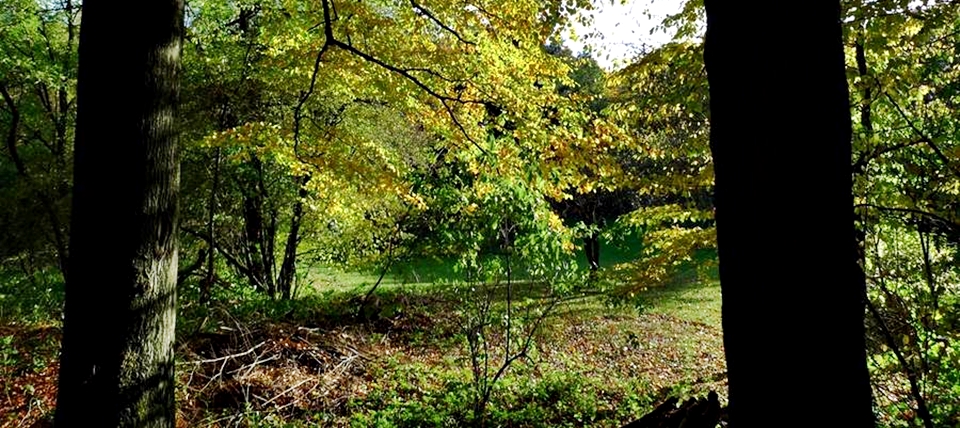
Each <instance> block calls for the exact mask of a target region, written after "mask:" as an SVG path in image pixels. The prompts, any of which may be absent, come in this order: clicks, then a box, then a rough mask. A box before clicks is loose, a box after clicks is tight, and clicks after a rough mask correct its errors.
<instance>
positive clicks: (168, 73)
mask: <svg viewBox="0 0 960 428" xmlns="http://www.w3.org/2000/svg"><path fill="white" fill-rule="evenodd" d="M119 11H123V13H118V12H119ZM182 32H183V1H182V0H145V1H143V2H138V3H137V4H136V5H130V4H128V3H126V2H121V1H106V0H87V1H85V2H84V4H83V22H82V24H81V31H80V47H79V49H80V53H79V55H80V69H79V77H78V89H77V92H78V95H77V97H78V118H77V132H76V146H75V159H74V168H75V169H74V171H75V172H74V174H75V176H74V177H75V178H74V192H73V216H72V223H71V229H70V230H71V236H70V250H71V251H70V256H69V271H70V276H69V278H68V281H67V284H66V304H65V309H64V311H65V314H64V332H63V349H62V353H61V359H60V379H59V388H60V389H59V393H58V396H57V411H56V418H55V419H56V420H55V422H56V426H58V427H73V426H76V427H173V426H174V422H175V409H174V385H173V382H174V361H173V344H174V325H175V320H176V287H175V286H176V281H177V226H178V225H177V219H178V218H177V209H178V208H177V195H178V189H179V172H180V171H179V159H178V156H177V126H176V116H177V113H176V109H177V103H178V96H179V73H180V72H179V68H180V52H181V40H182Z"/></svg>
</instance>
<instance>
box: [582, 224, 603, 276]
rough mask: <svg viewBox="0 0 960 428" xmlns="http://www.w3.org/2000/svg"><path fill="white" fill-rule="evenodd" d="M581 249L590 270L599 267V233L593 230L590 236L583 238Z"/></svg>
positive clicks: (594, 270)
mask: <svg viewBox="0 0 960 428" xmlns="http://www.w3.org/2000/svg"><path fill="white" fill-rule="evenodd" d="M583 243H584V245H583V251H584V253H586V256H587V265H589V266H590V271H591V272H596V271H597V270H598V269H600V234H599V233H597V232H593V233H591V234H590V236H587V237H586V238H583Z"/></svg>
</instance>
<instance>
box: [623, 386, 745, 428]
mask: <svg viewBox="0 0 960 428" xmlns="http://www.w3.org/2000/svg"><path fill="white" fill-rule="evenodd" d="M678 404H679V405H678ZM721 421H723V422H726V409H725V408H721V407H720V400H719V397H718V396H717V393H716V392H714V391H710V393H709V394H708V395H707V396H706V397H700V398H689V399H687V400H686V401H684V402H682V403H680V399H679V398H677V397H670V398H668V399H667V400H665V401H664V402H663V403H661V404H660V405H658V406H657V407H656V408H655V409H653V411H652V412H650V413H647V414H646V416H644V417H642V418H640V419H638V420H636V421H633V422H631V423H629V424H626V425H624V426H623V428H715V427H716V426H717V425H718V424H720V423H721Z"/></svg>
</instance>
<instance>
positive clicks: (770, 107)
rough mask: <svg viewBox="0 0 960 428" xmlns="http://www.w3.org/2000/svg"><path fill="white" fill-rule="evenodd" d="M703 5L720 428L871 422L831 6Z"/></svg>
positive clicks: (842, 88)
mask: <svg viewBox="0 0 960 428" xmlns="http://www.w3.org/2000/svg"><path fill="white" fill-rule="evenodd" d="M705 3H706V11H707V35H706V46H705V61H706V67H707V75H708V79H709V83H710V110H711V136H710V145H711V149H712V152H713V159H714V166H715V170H716V195H715V196H716V199H715V203H716V215H717V233H718V238H717V239H718V246H719V256H720V281H721V286H722V291H723V329H724V349H725V351H726V355H727V370H728V375H729V385H730V423H731V426H732V427H735V428H744V427H771V426H808V425H810V424H811V423H813V424H814V425H816V424H817V422H816V421H814V422H811V420H809V419H806V418H798V417H795V416H791V415H789V412H788V411H787V410H786V407H784V406H788V407H789V404H787V403H802V402H809V401H810V400H811V399H813V400H815V401H816V402H817V403H818V404H817V406H818V408H819V409H820V410H821V413H822V414H824V415H829V417H830V418H831V420H833V421H836V423H838V424H842V425H843V426H845V427H872V426H874V420H873V414H872V409H871V392H870V383H869V376H868V372H867V365H866V351H865V340H864V324H863V321H864V298H865V286H864V277H863V272H862V270H861V269H860V267H859V266H858V264H857V249H856V238H855V230H854V224H853V221H852V218H851V210H852V207H853V196H852V189H851V185H852V181H851V169H850V164H851V122H850V114H851V111H850V104H849V103H850V101H849V97H848V95H849V94H848V89H847V82H846V77H845V74H844V73H845V71H844V53H843V44H842V37H841V27H840V4H839V2H804V1H797V0H794V1H788V2H780V3H775V4H774V3H761V2H731V1H721V0H706V1H705ZM757 13H762V14H763V15H764V16H766V18H759V19H758V18H757V17H756V16H757Z"/></svg>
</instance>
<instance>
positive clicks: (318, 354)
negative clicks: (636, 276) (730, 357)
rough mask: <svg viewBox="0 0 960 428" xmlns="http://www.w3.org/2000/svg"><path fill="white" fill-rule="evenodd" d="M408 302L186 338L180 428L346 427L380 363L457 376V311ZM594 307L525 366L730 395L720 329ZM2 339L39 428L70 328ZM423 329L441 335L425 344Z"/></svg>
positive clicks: (554, 327)
mask: <svg viewBox="0 0 960 428" xmlns="http://www.w3.org/2000/svg"><path fill="white" fill-rule="evenodd" d="M406 303H408V304H410V306H407V308H405V309H404V310H402V311H396V312H394V311H391V315H390V316H389V317H374V318H371V319H358V320H354V322H330V321H331V320H316V322H313V323H310V322H306V321H305V320H303V319H300V320H286V321H275V320H266V319H264V320H259V321H255V322H247V323H244V322H240V321H238V320H232V321H231V322H230V323H224V324H223V325H218V326H215V327H214V328H213V331H212V332H204V333H197V334H194V335H191V336H188V337H181V338H180V339H179V343H178V349H177V360H178V363H177V373H178V374H177V376H178V382H179V387H178V397H177V402H178V426H180V427H202V426H227V425H235V424H236V423H237V422H238V418H239V419H240V420H242V419H243V418H244V417H246V416H244V415H249V414H250V413H248V412H250V411H256V412H259V414H260V415H273V417H275V418H277V419H276V420H277V421H280V420H283V421H287V422H291V421H297V420H305V419H307V418H308V417H311V416H314V417H315V416H316V415H325V417H327V418H329V419H327V420H326V421H325V422H324V424H325V425H334V426H340V425H345V424H346V423H347V421H348V418H349V412H350V409H349V408H348V402H349V401H350V400H352V399H353V400H355V399H363V398H364V397H365V396H366V395H367V394H369V393H370V392H372V391H373V390H374V389H376V388H377V387H378V385H379V384H381V382H380V381H381V379H376V378H374V376H373V375H372V373H371V368H372V367H373V366H374V365H376V366H377V367H381V368H382V367H383V364H384V363H383V362H384V361H386V360H387V359H393V360H394V361H399V362H400V363H401V364H406V363H416V364H419V365H420V366H421V367H422V369H423V370H435V369H439V370H449V369H457V368H458V367H455V365H456V364H461V363H463V362H464V361H465V360H464V357H465V355H464V349H463V346H461V345H462V344H461V343H460V342H459V341H457V340H455V339H454V336H455V335H456V334H457V333H458V332H459V331H458V328H457V326H456V320H454V319H453V318H455V314H454V311H452V310H450V308H447V307H445V306H444V307H445V309H444V310H443V311H440V310H439V309H438V306H436V305H432V304H431V305H420V304H422V303H430V302H420V301H411V302H406ZM432 303H436V302H432ZM440 306H443V305H440ZM593 306H594V307H593V308H591V310H588V311H583V312H572V311H569V310H566V311H565V310H564V309H562V308H561V310H559V311H558V312H557V313H555V314H553V315H552V316H550V317H549V320H548V324H550V325H549V328H547V330H546V331H545V332H544V333H543V334H542V335H541V337H540V339H539V340H538V341H537V349H536V355H535V358H532V359H531V360H528V361H525V362H524V363H529V362H530V361H535V362H536V365H535V367H534V369H533V371H532V372H528V373H531V375H533V376H539V375H545V374H547V373H548V372H551V371H562V372H567V373H576V374H578V375H579V376H584V377H589V378H592V379H595V380H599V381H600V382H605V381H607V380H609V381H611V382H613V381H616V380H623V379H638V380H640V381H641V382H643V383H644V384H645V385H648V386H649V390H650V391H651V393H653V394H656V395H657V397H654V398H655V399H658V400H659V399H663V398H666V396H667V395H669V394H675V393H677V391H676V386H677V385H678V384H681V385H686V387H685V388H686V389H685V390H683V391H681V392H682V393H691V394H702V393H705V392H706V391H709V390H716V391H725V390H726V385H725V384H726V376H725V366H724V360H723V348H722V337H721V333H720V331H719V330H718V328H716V327H714V326H710V325H707V324H703V323H699V322H695V321H689V320H685V319H681V318H678V317H675V316H671V315H665V314H657V313H643V314H640V315H637V314H635V313H624V312H623V311H619V312H618V311H605V310H597V307H596V306H597V305H596V304H595V303H594V304H593ZM431 313H432V314H435V315H432V316H431V315H430V314H431ZM228 324H230V325H228ZM310 324H312V325H310ZM0 333H2V334H0V337H3V336H4V335H8V336H9V335H13V336H14V337H15V340H14V346H15V348H16V349H17V353H16V354H15V358H17V359H18V360H17V361H19V363H17V364H15V365H5V366H3V367H0V373H2V375H3V378H4V379H5V380H6V381H5V382H4V385H5V386H4V392H3V395H2V396H0V414H3V415H5V416H4V417H3V419H2V422H3V426H4V427H21V426H31V425H32V424H34V423H36V422H37V421H42V420H44V419H43V418H44V417H45V416H47V417H48V416H49V415H50V414H51V411H52V409H53V406H54V405H55V396H56V377H57V360H56V355H57V348H58V346H59V330H58V329H56V328H45V329H34V330H23V331H16V330H12V329H6V330H0ZM423 334H429V335H431V336H430V338H428V339H424V338H423V337H422V335H423ZM448 357H452V358H448ZM25 361H30V362H31V363H30V364H26V363H24V362H25ZM31 367H35V369H34V368H31ZM418 370H419V369H418ZM721 399H722V397H721ZM637 416H639V415H637Z"/></svg>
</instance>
